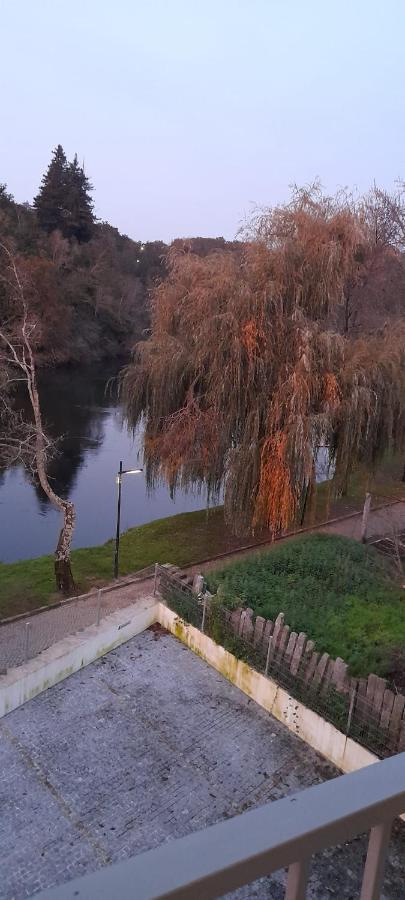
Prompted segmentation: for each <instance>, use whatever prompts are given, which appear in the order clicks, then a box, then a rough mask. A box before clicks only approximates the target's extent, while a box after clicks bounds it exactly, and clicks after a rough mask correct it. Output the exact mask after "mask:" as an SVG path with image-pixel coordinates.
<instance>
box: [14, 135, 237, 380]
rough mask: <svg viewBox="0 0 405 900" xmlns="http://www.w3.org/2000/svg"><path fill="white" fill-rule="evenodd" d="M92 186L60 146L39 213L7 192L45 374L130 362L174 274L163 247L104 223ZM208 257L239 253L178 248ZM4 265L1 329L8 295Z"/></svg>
mask: <svg viewBox="0 0 405 900" xmlns="http://www.w3.org/2000/svg"><path fill="white" fill-rule="evenodd" d="M91 192H92V185H91V183H90V181H89V178H88V177H87V175H86V174H85V172H84V169H83V167H82V166H80V165H79V162H78V159H77V156H75V157H74V159H73V162H69V161H68V160H67V159H66V155H65V152H64V150H63V147H61V145H60V144H59V145H58V146H57V147H56V148H55V150H54V151H53V154H52V159H51V162H50V164H49V166H48V169H47V171H46V173H45V174H44V176H43V178H42V181H41V185H40V188H39V190H38V193H37V195H36V197H35V199H34V202H33V205H32V206H31V205H30V204H28V203H23V204H21V203H16V202H15V200H14V198H13V196H12V194H10V193H9V192H8V190H7V187H6V185H4V184H0V242H3V243H4V244H5V245H7V247H8V248H9V249H10V250H11V251H12V252H13V254H14V255H15V256H16V258H17V260H18V265H19V267H20V268H21V269H22V270H24V274H25V277H26V279H27V281H28V282H29V284H30V288H29V291H30V298H31V303H32V306H33V308H34V310H35V313H36V315H37V316H38V318H39V320H40V323H41V327H40V328H39V329H38V332H37V346H36V348H35V351H36V360H37V364H38V365H39V366H44V365H60V364H65V363H73V364H75V363H87V362H93V361H96V360H101V359H104V358H113V357H117V356H125V355H126V354H128V353H129V351H130V349H131V347H132V345H133V343H134V340H135V339H139V337H141V336H142V334H143V333H144V332H145V329H148V327H149V325H150V304H149V293H150V290H151V288H153V287H154V286H155V285H156V283H158V282H159V281H161V280H162V278H164V277H165V275H166V272H167V264H166V257H167V252H168V250H169V247H168V245H167V244H165V243H164V242H163V241H159V240H157V241H147V242H142V241H140V240H136V241H135V240H132V239H131V238H129V237H128V236H127V235H123V234H120V232H119V231H118V229H117V228H114V227H113V226H112V225H109V224H108V223H107V222H101V221H97V220H96V218H95V215H94V210H93V201H92V197H91ZM174 243H175V244H176V245H177V248H178V249H179V251H180V248H181V249H182V252H184V253H186V252H193V253H198V254H199V255H201V256H204V255H206V254H207V253H209V252H212V251H213V250H215V249H217V250H222V251H223V250H226V249H234V247H235V243H231V242H226V241H225V240H224V238H221V237H219V238H202V237H197V238H191V239H188V240H183V239H182V240H179V241H176V242H174ZM4 265H5V261H4V258H3V260H2V259H1V258H0V322H1V321H2V318H3V316H4V315H5V310H6V294H7V289H6V287H5V283H4V280H3V281H2V278H1V275H2V266H3V268H4Z"/></svg>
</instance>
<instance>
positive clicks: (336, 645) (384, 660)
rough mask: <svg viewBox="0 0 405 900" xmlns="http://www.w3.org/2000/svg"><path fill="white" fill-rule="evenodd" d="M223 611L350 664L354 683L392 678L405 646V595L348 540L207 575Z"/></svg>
mask: <svg viewBox="0 0 405 900" xmlns="http://www.w3.org/2000/svg"><path fill="white" fill-rule="evenodd" d="M207 578H208V585H209V588H210V590H211V591H217V590H218V592H219V594H220V597H221V599H222V600H223V602H224V604H225V605H232V606H234V605H235V603H236V604H238V603H239V602H240V603H241V605H246V606H250V607H251V608H252V609H253V610H254V612H255V614H257V615H261V616H264V617H265V618H269V619H273V621H274V619H275V617H276V616H277V615H278V614H279V613H280V612H283V613H284V614H285V621H286V623H287V624H288V625H289V626H290V627H291V629H292V630H294V631H304V632H305V633H306V634H307V635H308V637H310V638H311V639H313V640H315V641H316V645H317V649H318V650H320V651H322V652H325V651H326V652H328V653H329V654H330V655H331V656H332V657H337V656H340V657H342V658H343V659H344V660H345V662H347V663H349V665H350V668H351V672H352V674H353V675H364V676H366V675H368V674H369V673H370V672H374V673H375V674H379V675H389V674H391V673H392V671H393V667H394V666H395V660H396V657H397V655H398V653H400V652H401V648H403V647H404V646H405V593H404V591H403V590H402V589H401V588H400V587H399V586H398V585H397V584H396V583H395V581H394V580H393V578H392V576H391V575H390V573H389V572H388V570H387V568H386V567H385V564H384V563H383V561H382V559H381V557H379V556H378V554H377V553H376V551H375V550H373V549H372V548H369V547H364V546H363V545H361V544H359V543H358V542H356V541H352V540H350V539H349V538H344V537H337V536H334V535H333V536H332V535H326V534H315V535H309V536H303V537H301V538H296V539H294V540H290V541H288V543H285V544H278V545H275V546H274V548H273V549H271V550H270V551H268V552H263V553H260V554H255V555H252V556H250V557H248V558H246V559H245V560H241V561H239V562H235V563H234V564H232V565H228V566H226V567H224V568H223V569H222V570H220V571H216V572H213V573H208V575H207Z"/></svg>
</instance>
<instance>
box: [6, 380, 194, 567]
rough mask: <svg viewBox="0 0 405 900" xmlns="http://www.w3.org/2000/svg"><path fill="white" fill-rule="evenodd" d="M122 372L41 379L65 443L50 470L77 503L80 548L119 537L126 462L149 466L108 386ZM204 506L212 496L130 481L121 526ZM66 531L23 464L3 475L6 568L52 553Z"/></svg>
mask: <svg viewBox="0 0 405 900" xmlns="http://www.w3.org/2000/svg"><path fill="white" fill-rule="evenodd" d="M115 374H116V373H115V372H114V371H108V370H106V367H100V366H99V367H97V368H94V367H92V368H79V369H72V370H47V371H46V372H44V373H42V377H41V380H40V393H41V404H42V409H43V417H44V420H45V422H46V427H47V431H48V433H50V434H51V435H52V437H54V438H59V439H60V441H59V444H58V448H59V452H58V455H57V457H56V458H55V459H54V460H53V461H52V462H51V464H50V467H49V474H50V477H51V479H52V485H53V487H54V488H55V490H56V492H57V493H59V494H61V495H62V496H63V497H69V498H70V499H71V500H73V502H74V503H75V505H76V513H77V523H76V530H75V535H74V540H73V546H74V547H86V546H89V545H92V544H100V543H103V542H104V541H106V540H108V538H110V537H112V536H113V534H114V533H115V522H116V509H117V486H116V483H115V475H116V472H117V470H118V467H119V462H120V460H121V459H122V461H123V465H124V468H134V467H136V466H138V465H142V459H141V458H140V457H139V456H138V453H139V452H140V449H141V442H142V432H141V429H138V431H137V433H136V434H135V436H134V437H133V436H132V435H131V434H129V433H128V430H127V428H126V426H125V424H124V423H123V417H122V408H121V405H120V403H119V401H118V398H117V391H116V388H114V385H112V386H110V388H106V384H107V382H108V380H109V379H110V378H111V377H112V376H113V375H115ZM21 405H22V406H23V405H24V398H21ZM204 505H205V497H204V496H201V495H193V494H185V493H182V492H180V491H179V492H178V493H177V494H176V499H175V501H173V500H171V498H170V495H169V491H168V489H167V487H166V486H164V485H162V486H159V487H158V488H157V489H156V490H155V491H154V492H153V494H149V493H148V491H147V489H146V484H145V479H144V476H143V475H128V476H127V477H126V478H124V480H123V489H122V509H121V528H122V530H125V529H126V528H129V527H130V526H132V525H141V524H143V523H145V522H150V521H152V520H153V519H158V518H162V517H163V516H170V515H174V514H175V513H179V512H186V511H189V510H194V509H201V508H202V507H203V506H204ZM59 527H60V516H59V513H58V512H57V511H56V510H54V508H53V507H52V506H51V505H50V503H49V501H48V499H47V497H46V496H45V495H44V494H43V492H42V490H41V488H40V487H39V486H38V485H36V484H35V483H34V482H33V480H32V478H31V477H30V476H29V474H28V473H27V472H26V471H25V470H24V468H23V467H22V466H13V467H11V468H10V469H8V470H7V471H6V472H2V473H0V562H12V561H14V560H17V559H27V558H30V557H33V556H40V555H41V554H43V553H50V552H52V551H53V550H54V548H55V545H56V541H57V536H58V533H59Z"/></svg>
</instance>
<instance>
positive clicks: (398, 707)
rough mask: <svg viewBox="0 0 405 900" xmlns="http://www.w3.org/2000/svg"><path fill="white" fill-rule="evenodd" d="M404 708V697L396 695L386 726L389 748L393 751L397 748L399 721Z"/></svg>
mask: <svg viewBox="0 0 405 900" xmlns="http://www.w3.org/2000/svg"><path fill="white" fill-rule="evenodd" d="M404 707H405V697H404V696H403V694H397V695H396V697H395V700H394V704H393V707H392V713H391V718H390V724H389V726H388V735H389V741H390V746H391V747H392V749H394V750H395V749H396V747H397V742H398V737H399V731H400V728H401V719H402V714H403V711H404Z"/></svg>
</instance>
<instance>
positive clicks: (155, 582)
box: [153, 563, 158, 597]
mask: <svg viewBox="0 0 405 900" xmlns="http://www.w3.org/2000/svg"><path fill="white" fill-rule="evenodd" d="M157 573H158V563H155V579H154V582H153V596H154V597H156V589H157Z"/></svg>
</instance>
